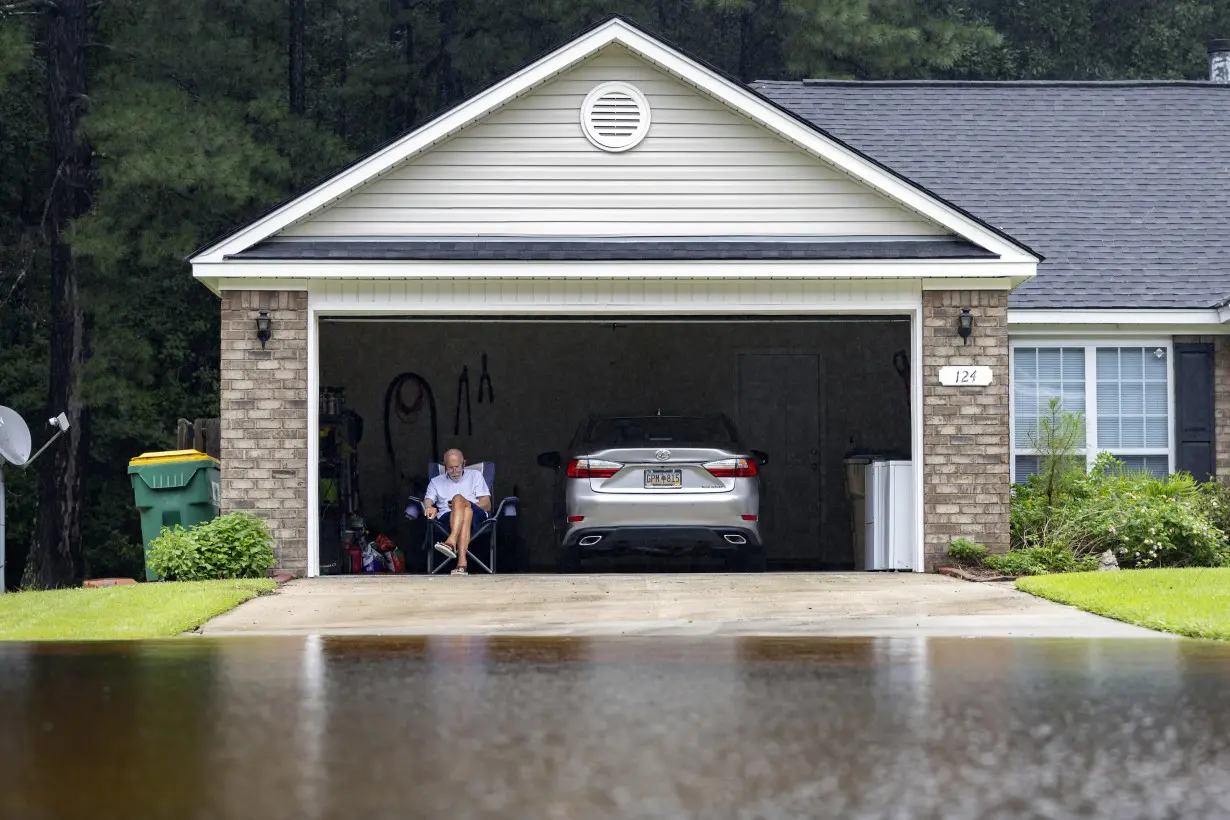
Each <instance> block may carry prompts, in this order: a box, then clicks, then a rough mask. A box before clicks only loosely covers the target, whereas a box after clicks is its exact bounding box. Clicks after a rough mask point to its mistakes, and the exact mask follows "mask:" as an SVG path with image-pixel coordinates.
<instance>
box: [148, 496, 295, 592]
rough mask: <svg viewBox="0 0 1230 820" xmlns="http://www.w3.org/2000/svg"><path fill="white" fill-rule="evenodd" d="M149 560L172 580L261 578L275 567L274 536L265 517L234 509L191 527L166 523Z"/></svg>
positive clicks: (164, 576)
mask: <svg viewBox="0 0 1230 820" xmlns="http://www.w3.org/2000/svg"><path fill="white" fill-rule="evenodd" d="M148 560H149V565H150V568H151V569H153V570H154V572H156V573H158V575H160V576H162V577H163V578H166V579H167V580H168V581H208V580H212V579H218V578H261V577H263V576H265V575H266V574H267V573H268V572H269V570H270V568H272V567H273V536H272V535H271V534H270V532H269V527H268V526H267V525H266V524H265V521H264V519H261V518H257V517H256V516H254V515H252V514H250V513H243V512H238V513H230V514H229V515H223V516H219V517H217V518H215V519H213V520H212V521H206V522H204V523H203V524H198V525H196V526H195V527H193V528H192V529H191V530H185V529H184V528H183V527H180V526H176V527H175V528H174V529H169V528H167V527H163V529H162V533H161V534H160V535H159V536H158V537H157V538H155V539H154V540H153V541H152V542H150V547H149V558H148Z"/></svg>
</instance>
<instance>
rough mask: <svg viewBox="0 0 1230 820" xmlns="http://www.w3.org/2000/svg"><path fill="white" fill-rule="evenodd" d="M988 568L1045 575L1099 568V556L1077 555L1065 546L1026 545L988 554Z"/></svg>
mask: <svg viewBox="0 0 1230 820" xmlns="http://www.w3.org/2000/svg"><path fill="white" fill-rule="evenodd" d="M982 565H983V566H984V567H986V568H987V569H990V570H994V571H996V572H1001V573H1003V574H1004V575H1045V574H1047V573H1050V572H1089V571H1091V570H1095V569H1097V568H1098V556H1096V555H1084V556H1079V557H1078V556H1077V555H1075V554H1074V553H1073V552H1072V551H1071V550H1068V549H1064V548H1063V547H1026V548H1024V549H1017V550H1012V551H1010V552H1004V553H997V554H994V555H988V556H987V557H986V558H985V559H984V560H983V562H982Z"/></svg>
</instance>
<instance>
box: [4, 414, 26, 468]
mask: <svg viewBox="0 0 1230 820" xmlns="http://www.w3.org/2000/svg"><path fill="white" fill-rule="evenodd" d="M29 460H30V428H29V427H27V426H26V423H25V422H24V421H22V418H21V416H19V415H17V411H15V410H11V409H9V408H8V407H0V462H5V461H7V462H8V463H9V464H16V465H17V466H18V467H20V466H21V465H22V464H25V463H26V462H27V461H29Z"/></svg>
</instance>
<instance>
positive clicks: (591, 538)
mask: <svg viewBox="0 0 1230 820" xmlns="http://www.w3.org/2000/svg"><path fill="white" fill-rule="evenodd" d="M601 540H602V536H601V535H587V536H585V537H584V538H582V539H581V540H580V541H579V542H578V543H580V545H581V546H583V547H592V546H593V545H594V544H597V543H598V542H599V541H601Z"/></svg>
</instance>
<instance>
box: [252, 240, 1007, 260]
mask: <svg viewBox="0 0 1230 820" xmlns="http://www.w3.org/2000/svg"><path fill="white" fill-rule="evenodd" d="M228 258H230V259H407V260H441V261H462V260H468V261H496V260H513V261H540V262H546V261H553V262H595V261H597V262H617V261H630V260H654V259H673V260H695V261H703V260H739V259H778V260H791V259H794V260H808V259H971V258H995V254H993V253H990V252H989V251H986V250H984V249H982V248H980V247H978V246H977V245H973V244H971V243H969V242H966V241H964V240H960V239H949V238H944V237H936V238H926V239H902V240H892V241H878V240H867V241H857V240H794V239H791V240H783V239H773V238H740V239H726V238H720V237H688V238H667V237H663V238H661V239H634V240H629V239H601V238H576V239H430V238H428V239H406V238H398V239H267V240H265V241H264V242H260V243H258V244H256V245H253V246H252V247H251V248H248V249H247V250H245V251H243V252H242V253H238V254H235V255H234V256H231V257H228Z"/></svg>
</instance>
